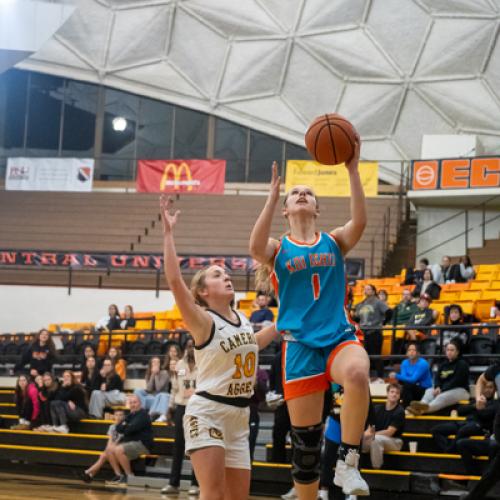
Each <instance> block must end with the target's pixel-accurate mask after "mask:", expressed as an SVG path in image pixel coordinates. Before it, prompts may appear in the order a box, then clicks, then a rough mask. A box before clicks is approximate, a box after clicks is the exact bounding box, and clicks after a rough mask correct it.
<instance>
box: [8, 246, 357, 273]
mask: <svg viewBox="0 0 500 500" xmlns="http://www.w3.org/2000/svg"><path fill="white" fill-rule="evenodd" d="M179 265H180V266H181V268H182V269H186V270H194V271H195V270H198V269H203V268H204V267H206V266H211V265H218V266H222V267H224V268H226V269H228V270H229V271H231V272H245V273H246V272H249V273H252V272H254V271H255V269H256V268H257V267H258V265H259V264H258V263H257V261H255V260H254V259H252V258H251V257H245V256H232V255H229V256H227V255H225V256H207V255H187V256H179ZM345 265H346V272H347V276H348V278H349V279H360V278H363V277H364V259H354V258H353V259H346V261H345ZM0 266H3V267H9V266H26V267H36V268H40V267H43V268H51V267H70V266H71V267H72V268H74V269H111V270H113V269H126V270H131V269H143V270H158V269H162V266H163V255H161V254H122V253H120V254H118V253H93V252H56V251H41V250H38V251H35V250H2V249H0Z"/></svg>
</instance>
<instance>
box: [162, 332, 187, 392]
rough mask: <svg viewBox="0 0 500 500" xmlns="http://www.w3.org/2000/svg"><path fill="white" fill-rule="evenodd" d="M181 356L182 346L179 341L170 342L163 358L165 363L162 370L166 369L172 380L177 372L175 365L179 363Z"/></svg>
mask: <svg viewBox="0 0 500 500" xmlns="http://www.w3.org/2000/svg"><path fill="white" fill-rule="evenodd" d="M181 357H182V349H181V346H180V345H179V344H178V343H177V342H170V343H169V344H168V348H167V352H166V353H165V357H164V358H163V365H162V367H161V369H162V370H166V371H167V372H168V376H169V378H170V382H172V378H173V377H174V376H175V374H176V372H175V365H176V364H177V361H179V359H181Z"/></svg>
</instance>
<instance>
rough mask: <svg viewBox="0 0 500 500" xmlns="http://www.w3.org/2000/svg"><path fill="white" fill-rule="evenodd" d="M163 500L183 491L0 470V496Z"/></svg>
mask: <svg viewBox="0 0 500 500" xmlns="http://www.w3.org/2000/svg"><path fill="white" fill-rule="evenodd" d="M27 498H29V499H30V500H75V499H79V500H80V499H83V500H150V499H153V498H154V499H156V500H161V499H164V500H167V499H169V498H171V499H174V498H177V499H179V500H187V499H188V498H191V499H192V498H193V497H188V496H187V494H186V493H183V494H181V495H179V496H172V497H169V496H167V495H160V492H159V490H156V489H155V490H153V489H149V490H148V489H143V488H129V489H127V490H126V492H125V491H117V490H112V489H110V488H106V487H105V486H104V483H101V482H95V483H93V484H92V485H91V487H89V485H87V484H84V483H82V482H81V481H76V480H72V479H58V478H48V477H42V476H30V475H24V474H11V473H0V499H1V500H17V499H27ZM250 498H251V499H253V500H264V499H269V498H271V497H250Z"/></svg>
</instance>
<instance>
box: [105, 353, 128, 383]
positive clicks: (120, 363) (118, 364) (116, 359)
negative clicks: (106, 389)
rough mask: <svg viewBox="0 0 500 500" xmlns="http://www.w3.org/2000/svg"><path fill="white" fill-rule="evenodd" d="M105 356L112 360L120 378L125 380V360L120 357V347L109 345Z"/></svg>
mask: <svg viewBox="0 0 500 500" xmlns="http://www.w3.org/2000/svg"><path fill="white" fill-rule="evenodd" d="M106 357H108V358H109V359H110V360H111V361H112V362H113V364H114V367H115V372H116V373H118V375H120V378H121V379H122V380H125V379H126V378H127V362H126V361H125V360H124V359H123V358H122V352H121V351H120V349H118V347H114V346H112V347H110V348H109V349H108V353H107V354H106Z"/></svg>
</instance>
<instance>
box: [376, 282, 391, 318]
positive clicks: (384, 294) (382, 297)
mask: <svg viewBox="0 0 500 500" xmlns="http://www.w3.org/2000/svg"><path fill="white" fill-rule="evenodd" d="M377 297H378V299H379V300H381V301H382V302H383V303H384V304H385V305H386V306H387V311H386V312H385V320H384V325H386V324H387V323H390V322H391V319H392V309H391V308H390V306H389V302H388V301H389V295H387V291H386V290H384V289H381V290H379V291H378V293H377Z"/></svg>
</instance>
